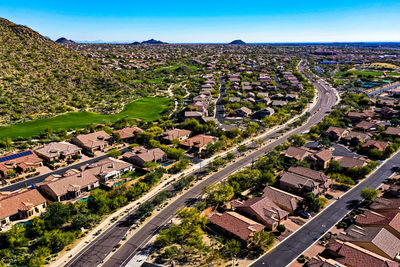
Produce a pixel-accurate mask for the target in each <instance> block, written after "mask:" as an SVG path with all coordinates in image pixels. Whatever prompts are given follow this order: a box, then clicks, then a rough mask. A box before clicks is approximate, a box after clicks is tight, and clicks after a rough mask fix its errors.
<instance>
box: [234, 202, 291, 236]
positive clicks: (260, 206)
mask: <svg viewBox="0 0 400 267" xmlns="http://www.w3.org/2000/svg"><path fill="white" fill-rule="evenodd" d="M232 207H233V208H234V209H235V211H237V212H239V213H244V214H245V215H246V216H247V217H249V218H251V219H252V220H255V221H257V222H259V223H262V224H263V225H265V226H266V228H267V229H268V230H269V231H274V230H276V227H277V226H278V225H279V224H281V223H283V222H284V221H285V220H287V218H288V215H289V212H287V211H285V210H283V209H281V208H279V207H278V206H277V205H276V204H275V203H274V202H273V201H272V200H271V199H269V198H268V197H254V198H251V199H249V200H246V201H244V202H241V201H239V200H235V201H232Z"/></svg>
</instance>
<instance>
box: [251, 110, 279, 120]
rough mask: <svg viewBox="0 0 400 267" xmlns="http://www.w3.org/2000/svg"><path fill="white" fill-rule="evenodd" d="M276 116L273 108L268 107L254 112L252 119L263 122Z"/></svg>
mask: <svg viewBox="0 0 400 267" xmlns="http://www.w3.org/2000/svg"><path fill="white" fill-rule="evenodd" d="M274 114H275V110H274V109H273V108H270V107H267V108H263V109H260V110H257V111H256V112H254V113H253V114H252V115H251V117H252V118H253V119H256V120H262V119H264V118H265V117H267V116H273V115H274Z"/></svg>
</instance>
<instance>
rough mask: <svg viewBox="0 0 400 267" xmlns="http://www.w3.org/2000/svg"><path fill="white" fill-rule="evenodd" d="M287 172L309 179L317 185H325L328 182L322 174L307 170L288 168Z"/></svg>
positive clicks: (327, 178)
mask: <svg viewBox="0 0 400 267" xmlns="http://www.w3.org/2000/svg"><path fill="white" fill-rule="evenodd" d="M288 171H289V172H291V173H295V174H298V175H301V176H304V177H307V178H310V179H312V180H314V181H316V182H319V183H326V182H327V181H328V180H329V177H328V176H327V175H325V174H323V173H322V172H319V171H315V170H312V169H309V168H304V167H290V168H289V170H288Z"/></svg>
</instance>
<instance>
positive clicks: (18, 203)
mask: <svg viewBox="0 0 400 267" xmlns="http://www.w3.org/2000/svg"><path fill="white" fill-rule="evenodd" d="M45 202H46V199H45V198H44V197H43V196H42V195H41V194H40V193H39V191H38V190H36V189H29V190H22V191H19V192H14V193H10V194H4V192H2V193H0V219H3V218H7V217H9V216H12V215H14V214H17V213H18V211H23V210H27V209H31V208H33V207H35V206H37V205H40V204H42V203H45Z"/></svg>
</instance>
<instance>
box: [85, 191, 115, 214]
mask: <svg viewBox="0 0 400 267" xmlns="http://www.w3.org/2000/svg"><path fill="white" fill-rule="evenodd" d="M87 203H88V208H89V209H90V210H91V211H92V212H93V213H96V214H98V215H104V214H107V213H109V212H110V207H109V204H110V199H109V198H108V196H107V192H105V191H104V190H101V189H96V190H93V191H92V192H90V198H89V199H88V201H87Z"/></svg>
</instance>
